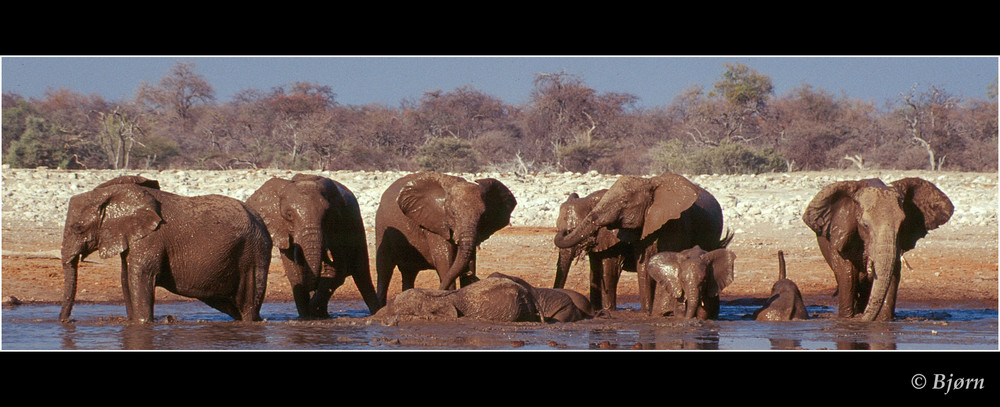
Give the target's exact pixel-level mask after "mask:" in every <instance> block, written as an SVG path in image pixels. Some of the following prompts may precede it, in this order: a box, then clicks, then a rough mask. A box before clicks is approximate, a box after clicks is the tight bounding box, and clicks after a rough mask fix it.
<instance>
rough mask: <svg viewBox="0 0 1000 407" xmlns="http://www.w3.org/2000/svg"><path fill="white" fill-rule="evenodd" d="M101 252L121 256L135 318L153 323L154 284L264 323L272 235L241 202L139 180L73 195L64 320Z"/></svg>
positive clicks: (65, 252)
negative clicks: (81, 269)
mask: <svg viewBox="0 0 1000 407" xmlns="http://www.w3.org/2000/svg"><path fill="white" fill-rule="evenodd" d="M95 251H97V252H98V254H99V255H100V256H101V257H102V258H110V257H112V256H119V257H120V258H121V261H122V293H123V296H124V302H125V307H126V312H127V315H128V319H129V320H130V321H137V322H151V321H152V319H153V295H154V287H163V288H165V289H167V290H168V291H170V292H172V293H174V294H177V295H181V296H185V297H191V298H197V299H199V300H201V301H203V302H204V303H206V304H208V305H209V306H211V307H213V308H215V309H218V310H219V311H222V312H224V313H226V314H227V315H229V316H231V317H232V318H233V319H236V320H243V321H259V320H261V318H260V307H261V304H263V301H264V292H265V290H266V288H267V272H268V267H269V266H270V263H271V238H270V237H269V236H268V233H267V228H266V226H265V225H264V222H263V220H262V219H261V218H260V216H259V215H258V214H257V212H256V211H254V210H253V209H251V208H249V207H248V206H246V205H244V204H243V203H242V202H240V201H239V200H236V199H233V198H229V197H225V196H221V195H205V196H195V197H185V196H180V195H175V194H172V193H169V192H165V191H161V190H160V189H159V183H157V182H156V181H154V180H148V179H145V178H143V177H138V176H124V177H119V178H115V179H112V180H110V181H108V182H105V183H103V184H101V185H99V186H98V187H97V188H94V189H93V190H92V191H88V192H84V193H82V194H79V195H75V196H73V197H72V198H71V199H70V202H69V209H68V211H67V214H66V227H65V229H64V231H63V239H62V263H63V271H64V274H65V287H64V291H63V306H62V311H61V312H60V315H59V318H60V320H63V321H68V320H69V319H70V313H71V311H72V308H73V303H74V300H75V298H76V285H77V272H78V266H79V263H80V261H82V260H83V259H84V258H86V257H87V255H89V254H91V253H93V252H95Z"/></svg>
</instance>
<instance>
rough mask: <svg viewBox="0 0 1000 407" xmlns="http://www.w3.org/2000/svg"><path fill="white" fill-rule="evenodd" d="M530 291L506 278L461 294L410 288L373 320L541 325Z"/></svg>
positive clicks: (480, 283)
mask: <svg viewBox="0 0 1000 407" xmlns="http://www.w3.org/2000/svg"><path fill="white" fill-rule="evenodd" d="M537 304H538V303H537V300H536V299H535V297H534V295H533V294H532V292H531V290H530V289H529V288H527V287H524V286H523V285H521V284H518V283H517V282H515V281H513V280H510V279H506V278H484V279H482V280H480V281H477V282H474V283H471V284H469V285H467V286H464V287H462V288H460V289H458V290H441V289H428V288H411V289H409V290H406V291H403V292H401V293H399V294H397V295H396V296H395V297H393V299H392V301H391V302H389V303H388V304H387V305H386V306H385V307H383V308H382V309H380V310H379V311H378V312H376V313H375V315H374V319H375V320H378V321H383V322H387V323H392V322H393V321H396V320H398V319H399V318H425V319H426V318H430V319H437V318H473V319H480V320H486V321H496V322H526V321H535V322H540V321H542V320H543V316H542V315H541V314H540V313H539V308H538V306H537Z"/></svg>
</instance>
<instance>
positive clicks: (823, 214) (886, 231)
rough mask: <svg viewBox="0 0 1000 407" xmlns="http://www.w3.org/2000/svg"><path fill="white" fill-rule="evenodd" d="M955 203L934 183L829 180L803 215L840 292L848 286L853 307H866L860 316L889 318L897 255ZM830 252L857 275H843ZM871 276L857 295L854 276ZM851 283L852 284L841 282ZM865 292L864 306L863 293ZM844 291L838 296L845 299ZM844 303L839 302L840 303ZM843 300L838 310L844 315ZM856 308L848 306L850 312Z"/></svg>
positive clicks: (943, 219) (937, 223)
mask: <svg viewBox="0 0 1000 407" xmlns="http://www.w3.org/2000/svg"><path fill="white" fill-rule="evenodd" d="M953 211H954V206H953V205H952V203H951V201H950V200H949V199H948V197H947V196H946V195H945V194H944V193H943V192H941V190H939V189H938V188H937V187H936V186H935V185H934V184H932V183H930V182H928V181H925V180H923V179H920V178H904V179H900V180H898V181H895V182H892V183H891V184H890V185H886V184H885V183H883V182H882V181H881V180H879V179H866V180H860V181H841V182H836V183H833V184H830V185H827V186H826V187H824V188H823V189H822V190H820V192H819V193H817V194H816V196H815V197H814V198H813V200H812V201H811V202H810V203H809V205H808V207H807V208H806V210H805V211H804V213H803V214H802V220H803V221H804V222H805V223H806V225H808V226H809V228H810V229H812V230H813V232H815V233H816V236H817V238H818V239H819V242H820V247H821V249H822V250H824V256H826V257H827V261H828V262H829V263H830V264H831V268H833V269H834V273H837V274H838V278H837V279H838V287H839V289H840V290H841V291H839V293H838V295H841V294H845V293H848V291H850V294H849V295H850V296H851V297H852V298H851V300H852V301H855V298H858V300H857V302H858V303H856V304H854V305H853V306H852V308H860V307H861V306H864V307H865V309H864V314H863V315H862V318H863V319H864V320H867V321H871V320H874V319H875V318H876V317H879V316H880V315H881V318H882V319H892V313H893V312H894V309H893V308H894V306H895V295H896V289H897V287H898V283H899V268H900V256H901V255H902V254H903V253H904V252H906V251H908V250H910V249H912V248H913V247H914V246H915V245H916V242H917V240H919V239H920V238H923V237H924V236H926V235H927V232H928V231H929V230H933V229H935V228H937V227H938V226H940V225H942V224H944V223H945V222H947V221H948V219H949V218H950V217H951V215H952V212H953ZM830 256H839V257H840V258H842V259H844V260H845V261H841V262H839V264H845V263H847V262H849V263H851V264H852V265H853V268H854V270H855V271H854V273H857V276H854V277H852V278H845V277H843V276H842V275H841V274H842V273H846V271H843V270H840V269H842V268H843V267H837V266H834V264H835V263H837V262H835V261H832V258H831V257H830ZM858 280H867V281H871V284H872V286H871V292H870V294H868V295H864V294H865V293H861V294H862V296H861V297H855V294H857V293H856V292H855V291H856V290H857V287H855V286H856V285H857V281H858ZM844 285H850V287H844ZM865 297H867V305H863V303H864V302H865V301H864V300H863V298H865ZM845 300H846V299H845V298H843V296H842V297H841V298H840V301H845ZM842 304H843V303H842ZM843 308H844V306H843V305H842V309H841V315H845V311H844V309H843ZM856 311H859V309H851V310H850V312H848V314H850V315H847V316H852V315H854V313H855V312H856Z"/></svg>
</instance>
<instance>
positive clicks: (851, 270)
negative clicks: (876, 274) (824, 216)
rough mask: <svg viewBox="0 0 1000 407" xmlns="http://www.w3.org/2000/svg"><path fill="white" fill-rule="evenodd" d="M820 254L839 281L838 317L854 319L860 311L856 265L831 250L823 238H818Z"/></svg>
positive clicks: (828, 243)
mask: <svg viewBox="0 0 1000 407" xmlns="http://www.w3.org/2000/svg"><path fill="white" fill-rule="evenodd" d="M817 241H818V243H819V249H820V252H821V253H822V254H823V258H824V259H825V260H826V263H827V264H828V265H829V266H830V269H831V270H833V276H834V278H835V279H836V281H837V316H838V317H841V318H850V317H853V316H854V315H855V314H856V313H857V312H858V310H859V308H858V306H857V303H858V302H859V301H858V291H859V290H858V288H859V287H858V285H859V284H858V270H857V268H856V267H855V266H854V263H852V262H851V261H849V260H847V259H845V258H843V257H842V256H841V255H840V254H839V253H836V252H835V251H834V250H833V249H831V248H830V242H829V241H827V240H826V239H824V238H822V237H818V238H817ZM860 310H862V311H863V310H864V308H863V307H862V308H860Z"/></svg>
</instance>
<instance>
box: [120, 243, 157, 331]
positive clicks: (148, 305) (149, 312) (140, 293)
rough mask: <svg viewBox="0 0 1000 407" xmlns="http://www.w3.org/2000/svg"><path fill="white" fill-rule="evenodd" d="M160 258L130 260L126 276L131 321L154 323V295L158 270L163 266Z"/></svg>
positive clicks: (128, 260)
mask: <svg viewBox="0 0 1000 407" xmlns="http://www.w3.org/2000/svg"><path fill="white" fill-rule="evenodd" d="M159 259H160V257H159V256H151V257H147V258H142V259H133V258H128V259H127V261H126V263H127V264H128V265H127V267H128V271H127V272H126V273H125V274H126V276H125V277H126V279H127V280H128V281H127V285H128V291H129V299H130V303H131V313H130V314H129V315H128V318H129V320H132V321H139V322H152V321H153V295H154V290H155V283H156V274H157V271H158V270H157V269H156V267H154V265H155V266H159V265H160V264H162V263H161V262H160V260H159Z"/></svg>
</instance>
